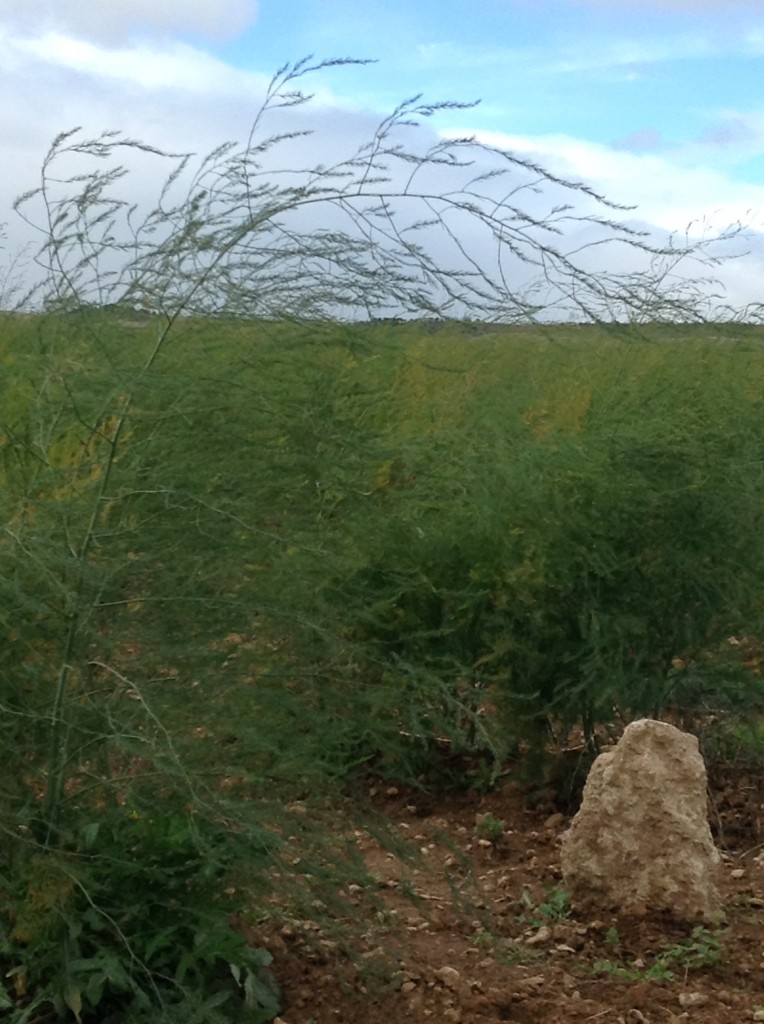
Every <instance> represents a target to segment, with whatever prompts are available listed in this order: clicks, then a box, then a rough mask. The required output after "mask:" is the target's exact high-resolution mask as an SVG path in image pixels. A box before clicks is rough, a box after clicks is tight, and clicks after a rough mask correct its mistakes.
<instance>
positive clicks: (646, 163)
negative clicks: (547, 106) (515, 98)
mask: <svg viewBox="0 0 764 1024" xmlns="http://www.w3.org/2000/svg"><path fill="white" fill-rule="evenodd" d="M475 135H476V138H478V139H479V140H480V141H481V142H484V143H485V144H486V145H489V146H496V147H498V148H502V149H507V150H510V151H512V152H515V153H518V154H520V155H523V156H526V157H529V158H531V159H533V160H537V161H538V162H539V163H541V164H542V165H543V166H545V167H547V168H549V169H550V170H551V171H553V172H555V173H557V174H560V175H562V176H564V177H568V178H574V179H578V180H581V181H584V182H586V183H587V184H590V185H592V186H593V187H594V189H596V190H597V191H600V192H601V193H602V194H604V195H605V196H606V197H607V198H608V199H610V200H612V201H613V202H617V203H624V204H632V203H635V202H638V203H639V217H640V219H642V220H644V221H647V222H649V223H650V224H653V225H655V226H656V227H658V228H661V229H663V230H664V231H668V232H684V231H685V230H686V229H687V228H688V226H689V225H692V224H695V225H699V224H704V225H706V227H708V228H709V229H711V230H721V229H723V228H725V227H727V226H728V225H729V224H734V223H743V224H749V225H751V226H752V227H755V228H758V227H761V223H760V219H761V216H762V215H761V212H760V211H762V210H764V186H762V185H753V184H749V183H746V182H741V181H739V180H736V179H734V178H732V177H730V176H729V175H726V174H725V173H724V172H722V171H717V170H712V169H710V168H707V167H701V166H687V165H686V164H684V163H682V162H681V161H680V160H676V161H673V160H672V159H671V158H670V156H664V155H657V154H655V153H636V152H628V151H624V150H621V149H611V148H610V147H608V146H605V145H602V144H599V143H595V142H587V141H585V140H582V139H575V138H571V137H570V136H567V135H544V136H539V137H534V138H531V137H527V136H519V135H507V134H504V133H499V132H483V131H478V132H476V133H475ZM752 211H759V212H758V213H753V212H752Z"/></svg>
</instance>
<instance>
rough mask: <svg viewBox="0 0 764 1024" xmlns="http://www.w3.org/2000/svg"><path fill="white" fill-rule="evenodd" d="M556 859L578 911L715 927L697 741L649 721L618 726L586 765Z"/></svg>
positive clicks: (714, 865)
mask: <svg viewBox="0 0 764 1024" xmlns="http://www.w3.org/2000/svg"><path fill="white" fill-rule="evenodd" d="M561 855H562V874H563V883H564V886H565V889H566V890H567V892H568V895H569V897H570V900H571V903H572V904H573V905H574V906H576V907H578V908H585V907H596V908H598V909H608V908H614V909H617V910H618V911H624V912H626V913H634V911H636V910H642V912H643V913H644V912H646V911H669V912H671V913H672V914H673V915H674V916H676V917H679V918H682V919H685V920H697V919H702V920H706V921H716V920H718V919H719V918H720V916H721V898H720V895H719V891H718V889H717V886H716V875H717V870H718V865H719V853H718V851H717V850H716V848H715V846H714V843H713V840H712V838H711V831H710V829H709V827H708V816H707V805H706V770H705V765H704V764H703V759H702V757H701V755H700V751H699V749H698V741H697V739H696V738H695V737H694V736H691V735H689V734H688V733H683V732H681V731H680V730H679V729H676V728H675V727H674V726H672V725H668V724H667V723H665V722H656V721H652V720H650V719H643V720H641V721H638V722H632V723H631V725H629V726H627V727H626V729H625V731H624V733H623V736H622V737H621V739H620V741H619V743H618V744H617V745H616V747H615V749H614V750H612V751H608V752H607V753H604V754H600V756H599V757H598V758H597V760H596V761H595V762H594V764H593V765H592V768H591V771H590V773H589V777H588V779H587V781H586V786H585V788H584V795H583V801H582V804H581V809H580V810H579V812H578V814H577V815H576V817H575V818H574V819H573V822H572V824H571V827H570V829H569V830H568V831H567V832H565V833H564V835H563V837H562V854H561Z"/></svg>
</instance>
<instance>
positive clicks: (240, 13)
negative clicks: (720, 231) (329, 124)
mask: <svg viewBox="0 0 764 1024" xmlns="http://www.w3.org/2000/svg"><path fill="white" fill-rule="evenodd" d="M309 53H313V54H315V55H316V56H318V57H336V56H348V57H366V58H370V59H373V60H375V61H376V63H374V64H372V65H369V66H365V67H346V68H340V69H334V70H331V71H327V72H326V73H324V74H322V75H321V76H320V77H319V78H317V79H315V80H314V81H313V82H312V83H311V84H312V85H313V86H314V87H315V88H316V91H317V97H316V103H317V105H318V107H319V109H320V110H321V111H323V113H324V114H325V115H330V116H331V117H332V118H333V119H334V121H335V123H336V124H337V125H340V124H342V122H343V119H348V124H349V123H350V119H352V117H353V116H358V115H366V114H368V115H372V116H377V115H378V114H380V113H385V112H388V111H389V110H390V109H391V108H392V107H394V106H395V104H396V103H398V102H399V101H400V100H402V99H405V98H407V97H409V96H411V95H413V94H417V93H423V94H424V95H425V97H426V98H427V99H432V100H438V99H458V100H473V99H474V100H478V99H479V100H480V101H481V103H480V105H479V106H478V107H476V108H474V109H472V110H468V111H461V112H458V113H457V112H452V113H449V114H447V115H443V116H441V118H440V119H439V120H438V123H437V126H436V127H437V128H438V130H440V131H442V132H443V133H446V134H453V133H470V134H473V133H474V134H476V135H477V137H478V138H480V139H482V140H485V141H487V142H489V143H491V144H496V145H499V146H503V147H506V148H509V149H512V150H513V151H516V152H518V153H520V154H522V155H527V156H530V157H532V158H533V159H534V160H538V161H540V162H541V163H542V164H544V166H548V167H549V168H550V170H553V171H554V172H555V173H560V174H563V175H567V176H570V177H573V178H577V179H581V180H585V181H587V182H590V183H591V184H592V185H593V186H594V187H595V188H597V189H599V190H601V191H602V192H603V193H604V194H606V195H607V196H609V197H610V198H612V199H614V200H617V201H619V202H623V203H633V204H636V206H637V207H638V214H636V216H638V218H639V219H640V220H642V221H644V222H645V223H647V224H649V225H650V226H652V227H655V228H656V229H657V230H662V231H677V232H682V231H684V230H685V228H686V227H687V226H688V225H689V224H705V225H708V224H711V225H713V227H715V228H719V227H722V226H723V225H724V224H726V223H729V222H733V221H735V220H741V221H743V222H745V223H746V224H747V225H748V226H749V227H750V228H751V229H752V232H753V234H752V239H753V242H752V248H753V250H754V256H753V257H752V258H751V259H750V260H748V262H747V263H746V264H745V265H744V266H743V265H742V264H741V265H740V266H739V267H738V268H737V269H736V271H735V287H738V288H743V290H744V291H746V294H748V293H750V292H751V291H752V290H755V289H757V288H758V285H757V282H758V281H759V280H761V279H762V277H761V274H762V272H764V256H762V253H764V245H762V238H761V234H760V233H761V232H762V228H763V227H764V0H469V2H467V0H462V2H457V0H440V2H435V0H364V2H363V3H357V2H355V0H259V3H257V2H255V0H109V3H108V4H106V3H103V4H99V5H96V4H93V2H92V0H0V101H1V102H0V133H2V137H3V139H4V150H5V153H4V161H5V164H6V167H5V173H4V175H3V180H2V181H1V182H0V223H2V222H4V221H7V222H8V223H9V227H8V229H7V231H8V234H9V237H10V238H15V236H14V231H15V228H14V227H13V226H12V225H11V223H10V217H8V216H6V215H5V214H4V212H3V206H5V207H6V208H7V207H8V206H9V205H10V201H11V199H12V197H13V195H15V194H17V193H18V192H19V191H21V190H22V189H24V188H26V187H28V186H29V184H30V181H33V179H34V175H35V173H36V168H37V167H38V166H39V161H40V159H41V157H42V155H43V154H44V152H45V148H46V146H47V144H48V142H49V141H50V139H51V138H52V136H53V135H54V134H55V132H57V131H58V130H60V129H62V128H67V127H70V126H71V125H74V124H83V125H85V126H86V127H87V128H88V129H92V130H99V129H101V128H105V127H116V128H123V129H124V130H126V131H128V132H130V133H131V134H137V135H138V136H139V137H141V138H144V139H146V141H150V142H154V143H158V144H162V143H167V144H170V143H172V144H173V145H181V146H185V147H193V148H195V149H198V150H200V151H204V150H205V149H206V148H209V147H210V146H211V145H214V144H216V143H217V142H220V141H222V140H223V139H225V138H229V137H239V138H240V137H242V136H243V135H245V134H246V131H247V127H248V123H249V118H250V117H251V114H252V111H253V110H255V109H256V106H257V102H258V99H259V97H260V96H262V90H263V88H264V85H265V83H266V82H267V79H268V77H269V76H270V74H271V73H272V72H273V71H274V70H275V68H276V67H278V66H279V65H280V64H282V63H283V62H285V61H290V60H296V59H298V58H300V57H302V56H304V55H306V54H309Z"/></svg>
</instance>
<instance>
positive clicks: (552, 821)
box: [544, 811, 565, 830]
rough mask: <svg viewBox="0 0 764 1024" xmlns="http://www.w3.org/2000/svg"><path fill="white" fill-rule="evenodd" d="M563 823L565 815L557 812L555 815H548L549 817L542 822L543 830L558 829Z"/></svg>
mask: <svg viewBox="0 0 764 1024" xmlns="http://www.w3.org/2000/svg"><path fill="white" fill-rule="evenodd" d="M563 821H565V815H564V814H561V813H560V812H559V811H557V812H556V813H555V814H550V815H549V817H548V818H547V819H546V821H545V822H544V828H548V829H552V830H554V829H558V828H559V827H560V825H562V823H563Z"/></svg>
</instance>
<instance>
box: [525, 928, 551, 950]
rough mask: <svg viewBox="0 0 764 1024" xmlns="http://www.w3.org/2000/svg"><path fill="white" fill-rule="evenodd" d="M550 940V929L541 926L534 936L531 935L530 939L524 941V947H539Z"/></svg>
mask: <svg viewBox="0 0 764 1024" xmlns="http://www.w3.org/2000/svg"><path fill="white" fill-rule="evenodd" d="M551 938H552V929H551V928H549V927H548V926H547V925H545V924H542V926H541V927H540V928H539V930H538V931H537V932H536V934H535V935H531V936H530V938H528V939H526V940H525V945H526V946H541V945H543V944H544V943H545V942H549V941H550V940H551Z"/></svg>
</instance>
